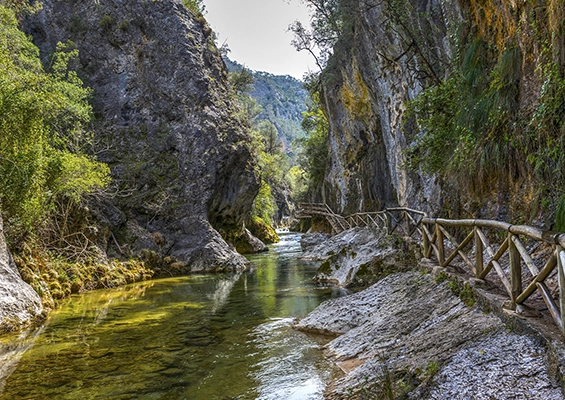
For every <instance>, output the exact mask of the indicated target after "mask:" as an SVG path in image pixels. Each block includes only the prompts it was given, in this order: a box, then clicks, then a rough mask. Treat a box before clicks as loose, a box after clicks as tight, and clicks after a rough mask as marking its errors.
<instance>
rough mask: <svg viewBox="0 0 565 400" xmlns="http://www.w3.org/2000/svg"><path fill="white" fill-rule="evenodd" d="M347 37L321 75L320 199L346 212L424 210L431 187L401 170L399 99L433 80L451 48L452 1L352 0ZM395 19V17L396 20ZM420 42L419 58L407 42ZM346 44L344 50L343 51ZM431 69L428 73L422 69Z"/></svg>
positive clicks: (456, 13) (434, 195)
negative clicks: (324, 156)
mask: <svg viewBox="0 0 565 400" xmlns="http://www.w3.org/2000/svg"><path fill="white" fill-rule="evenodd" d="M354 3H357V4H356V6H355V7H357V8H356V10H355V11H354V12H352V16H351V18H353V22H352V23H351V24H352V26H351V31H350V32H346V33H344V34H343V36H342V38H341V39H340V41H339V42H338V43H337V45H336V46H335V49H334V55H333V57H332V59H330V62H329V64H328V67H327V68H326V71H325V72H324V75H323V93H324V96H323V105H324V108H325V112H326V115H327V116H328V119H329V122H330V135H329V149H330V153H329V154H330V165H329V170H328V173H327V176H326V182H327V183H329V184H326V185H325V186H326V187H329V188H330V189H329V190H328V193H326V196H325V197H326V198H327V199H328V200H329V202H330V203H331V204H332V205H333V206H334V207H335V209H336V210H338V211H341V212H345V213H353V212H355V211H363V210H377V209H382V208H385V207H390V206H395V205H401V206H411V207H416V208H419V209H424V210H427V211H429V210H432V209H434V208H435V207H436V206H437V203H438V202H439V189H440V188H439V186H438V185H437V184H436V182H435V179H434V178H433V177H429V176H423V175H417V174H415V173H411V172H409V171H408V169H407V168H406V167H405V161H406V159H405V155H404V150H405V149H406V148H407V143H409V141H410V137H407V136H410V135H413V134H416V132H413V130H412V131H411V129H410V127H406V126H404V123H405V122H404V121H403V118H402V117H403V113H404V111H405V108H406V106H405V104H406V102H407V101H409V100H411V99H413V98H414V97H415V96H416V95H417V94H418V93H420V92H421V91H422V88H423V87H424V85H426V84H427V82H429V81H430V79H432V78H431V77H430V74H431V73H430V71H431V70H433V73H434V74H435V75H439V76H441V74H442V73H443V71H445V68H446V65H447V64H448V63H449V60H450V57H451V53H452V49H451V48H450V44H449V41H448V39H447V35H448V34H449V33H450V31H452V30H453V28H452V27H451V26H450V25H451V24H455V23H457V22H458V21H460V20H461V18H462V17H461V11H460V9H459V6H458V3H457V2H444V1H438V0H432V1H425V2H422V1H418V2H416V1H400V2H394V7H398V8H396V9H393V8H391V6H390V4H392V3H393V2H390V1H385V2H377V3H375V4H372V3H371V4H369V2H365V1H359V2H354ZM396 13H398V14H399V15H401V16H402V19H400V17H398V19H396ZM404 20H409V21H411V23H412V25H411V26H410V29H411V32H414V34H415V35H418V37H420V38H421V37H425V38H426V44H427V46H426V47H425V48H423V47H422V48H421V49H420V50H421V51H420V52H421V53H423V54H420V53H419V52H418V51H416V49H415V44H414V42H415V41H414V40H413V39H412V38H410V37H407V36H406V34H404V33H402V32H403V31H402V29H403V28H402V26H401V24H402V21H404ZM346 44H347V45H346ZM424 58H425V60H426V62H428V63H430V64H432V65H433V66H432V68H431V69H430V67H429V66H428V65H426V64H425V63H424V61H423V60H424Z"/></svg>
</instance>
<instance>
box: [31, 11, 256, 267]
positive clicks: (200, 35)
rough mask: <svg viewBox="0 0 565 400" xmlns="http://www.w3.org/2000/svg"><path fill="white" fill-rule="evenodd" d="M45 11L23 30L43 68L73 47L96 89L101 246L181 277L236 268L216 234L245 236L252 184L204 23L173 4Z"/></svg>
mask: <svg viewBox="0 0 565 400" xmlns="http://www.w3.org/2000/svg"><path fill="white" fill-rule="evenodd" d="M42 3H43V8H42V10H41V11H40V12H39V13H37V14H36V15H34V16H32V17H30V18H28V20H27V21H26V22H25V24H24V26H25V29H26V30H27V31H28V32H29V33H30V34H31V35H32V36H33V40H34V42H35V43H36V45H37V46H38V47H39V49H40V52H41V57H42V59H43V61H44V62H45V63H46V64H47V65H48V64H49V57H50V55H51V54H52V53H53V51H54V50H55V47H56V45H57V42H65V41H69V40H70V41H72V42H74V43H75V44H76V47H77V48H78V50H79V54H80V61H79V63H78V65H76V69H77V71H78V72H79V74H80V76H81V78H82V79H83V81H84V82H85V84H86V85H88V86H90V87H91V88H93V89H94V95H93V98H92V102H93V106H94V111H95V115H96V122H95V124H94V130H95V132H96V144H97V145H96V149H95V150H96V152H97V155H98V158H99V159H100V160H101V161H103V162H106V163H108V164H109V165H110V167H111V170H112V178H113V181H114V186H115V187H114V189H113V190H114V193H112V194H111V196H110V197H109V198H106V199H104V200H98V201H97V202H96V204H94V205H93V209H94V212H95V213H96V214H97V217H98V218H99V220H100V221H101V225H102V227H103V229H101V232H100V233H101V234H100V237H99V242H100V244H101V246H103V247H105V249H106V250H107V251H108V252H110V253H113V254H116V255H122V254H136V253H139V251H140V250H142V249H149V250H151V251H154V252H155V253H157V254H160V255H161V256H167V257H169V258H168V260H169V261H171V260H172V261H173V262H175V265H176V268H175V269H176V271H177V272H189V271H203V270H236V269H242V268H244V266H245V264H246V261H245V259H244V258H243V257H241V256H240V255H238V254H237V253H236V252H235V250H234V249H233V247H232V246H231V245H228V244H227V243H226V242H225V241H224V240H223V239H222V237H221V235H220V233H219V231H220V232H222V234H223V235H224V237H227V236H230V235H232V236H233V235H234V234H236V233H237V232H242V231H243V218H244V217H245V215H246V213H248V211H249V209H250V207H251V204H252V202H253V199H254V197H255V195H256V194H257V191H258V188H259V182H258V178H257V176H256V173H255V165H254V161H253V157H252V154H251V150H250V147H249V145H250V139H249V137H248V135H247V132H246V131H245V129H244V127H243V125H242V124H241V123H240V122H239V120H238V119H237V117H236V116H235V113H236V111H237V110H236V109H235V108H234V105H233V104H232V102H231V101H230V96H229V88H228V86H227V71H226V68H225V65H224V63H223V61H222V59H221V57H220V55H219V53H218V51H217V49H216V47H215V45H214V41H213V37H212V31H211V29H210V28H209V27H208V26H207V24H206V21H205V20H204V18H203V17H202V16H201V15H199V16H196V15H194V14H193V13H192V12H191V11H189V10H188V9H187V8H186V7H184V6H183V4H182V2H181V1H180V0H161V1H145V0H133V1H131V0H99V1H92V2H90V1H89V2H76V1H72V0H65V1H53V0H45V1H43V2H42ZM234 232H235V233H234ZM179 263H181V265H179Z"/></svg>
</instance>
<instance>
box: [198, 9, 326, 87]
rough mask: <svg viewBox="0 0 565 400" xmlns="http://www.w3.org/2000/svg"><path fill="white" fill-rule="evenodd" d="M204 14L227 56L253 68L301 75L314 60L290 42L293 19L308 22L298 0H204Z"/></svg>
mask: <svg viewBox="0 0 565 400" xmlns="http://www.w3.org/2000/svg"><path fill="white" fill-rule="evenodd" d="M204 5H205V7H206V10H205V13H204V17H205V18H206V20H207V21H208V23H209V24H210V26H211V27H212V29H213V30H214V31H215V32H216V34H217V35H218V46H221V45H222V44H223V43H224V42H227V44H228V47H229V48H230V50H231V51H230V53H229V54H228V57H229V58H230V59H231V60H233V61H237V62H238V63H240V64H243V65H245V66H246V67H247V68H249V69H251V70H254V71H266V72H270V73H272V74H275V75H291V76H293V77H295V78H297V79H302V77H303V76H304V74H305V73H306V72H307V71H308V70H309V69H310V70H312V71H315V70H316V64H315V62H314V59H313V58H312V56H311V55H309V54H307V52H305V51H302V52H297V51H296V50H295V49H294V47H293V46H292V45H291V44H290V42H291V40H292V37H293V36H292V33H291V32H287V29H288V26H289V25H290V24H292V23H293V22H294V21H295V20H299V21H301V22H302V23H303V24H304V25H306V26H309V25H310V24H309V21H310V17H309V15H308V9H307V8H306V6H305V5H304V4H302V2H301V1H300V0H204Z"/></svg>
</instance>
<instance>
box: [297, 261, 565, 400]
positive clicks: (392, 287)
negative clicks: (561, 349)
mask: <svg viewBox="0 0 565 400" xmlns="http://www.w3.org/2000/svg"><path fill="white" fill-rule="evenodd" d="M296 328H297V329H299V330H303V331H307V332H316V333H322V334H329V335H339V336H338V337H337V338H336V339H334V340H333V341H331V342H330V343H329V344H327V345H326V346H325V351H326V354H327V355H328V356H329V357H330V358H331V359H333V360H334V361H336V362H338V364H340V366H341V367H342V369H343V370H344V371H345V372H346V373H347V375H346V376H345V377H343V378H340V379H339V380H337V381H336V383H335V384H334V385H333V387H332V388H331V390H330V393H328V394H327V397H328V398H367V397H363V395H365V396H366V395H367V393H369V394H373V395H374V396H376V397H375V398H380V397H379V396H378V394H379V393H380V392H379V390H381V388H382V385H383V382H384V381H385V380H386V376H387V375H388V376H393V377H395V378H394V379H396V378H397V377H400V376H402V377H403V379H404V381H405V383H406V386H404V387H403V388H402V390H403V391H404V392H405V394H406V392H410V393H409V397H410V398H414V399H425V398H430V399H448V398H449V399H451V398H453V399H470V398H484V399H487V398H488V399H490V398H494V399H507V398H524V399H525V398H528V399H530V398H531V399H563V398H565V397H564V396H563V393H562V390H561V388H560V387H559V385H557V383H556V382H553V381H552V379H551V377H550V374H549V372H548V370H549V369H548V366H547V365H546V360H545V357H546V356H545V349H544V347H543V346H542V345H540V343H538V342H537V341H536V340H533V339H531V338H529V337H527V336H519V335H517V334H513V333H508V332H506V330H505V326H504V324H503V323H502V322H501V321H500V320H499V319H498V318H497V317H495V316H493V315H491V314H484V313H483V312H481V311H480V310H478V309H474V308H469V307H467V306H466V305H465V304H463V302H462V301H461V300H460V299H459V298H458V297H456V296H455V295H454V294H453V293H452V292H451V291H450V289H449V288H448V285H447V282H443V283H436V282H435V281H434V280H433V279H432V278H431V276H430V275H429V274H428V275H422V274H421V273H419V272H408V273H401V274H394V275H390V276H388V277H387V278H385V279H383V280H381V281H379V282H378V283H377V284H375V285H373V286H371V287H370V288H368V289H366V290H364V291H362V292H359V293H356V294H353V295H350V296H347V297H342V298H338V299H332V300H328V301H327V302H325V303H322V304H321V305H320V306H319V307H318V308H317V309H316V310H314V311H313V312H312V313H310V314H309V315H308V316H307V317H306V318H304V319H303V320H301V321H300V322H299V323H298V324H297V325H296ZM430 379H433V383H434V386H433V389H431V391H428V390H427V388H428V387H429V383H430ZM361 388H364V389H361ZM358 390H359V391H358ZM392 390H394V391H396V393H397V394H399V392H398V390H399V388H392ZM369 398H373V397H369Z"/></svg>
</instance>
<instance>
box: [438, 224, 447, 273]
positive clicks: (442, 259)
mask: <svg viewBox="0 0 565 400" xmlns="http://www.w3.org/2000/svg"><path fill="white" fill-rule="evenodd" d="M436 238H437V253H438V261H439V266H440V267H445V265H443V263H444V262H445V250H444V248H443V232H442V231H441V229H440V227H439V224H438V223H437V222H436Z"/></svg>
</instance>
